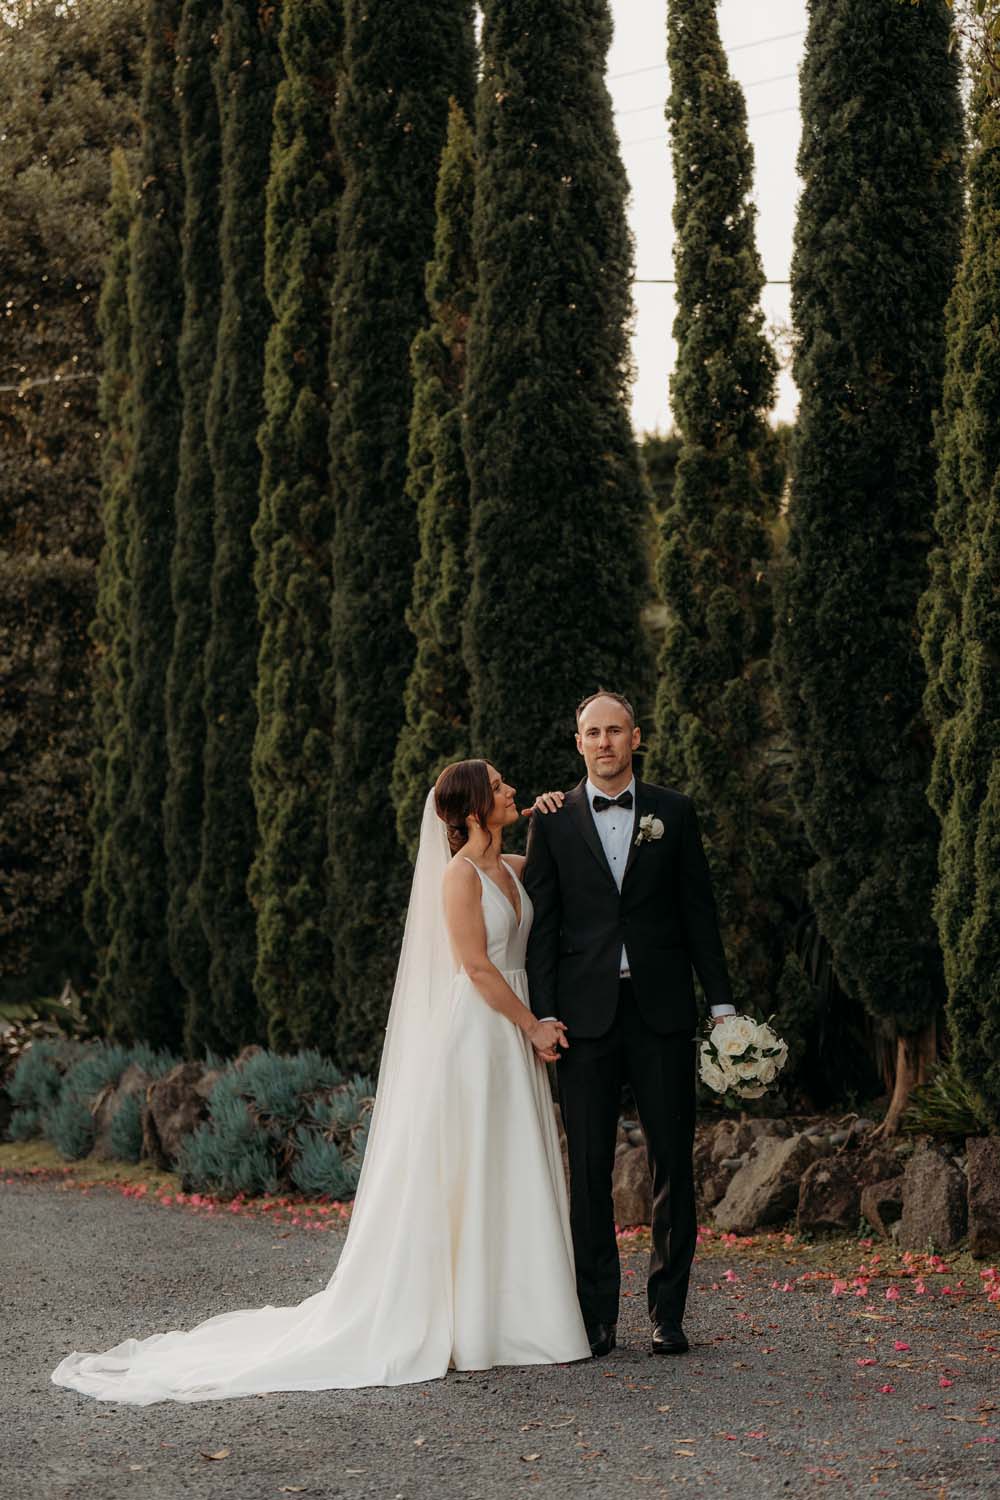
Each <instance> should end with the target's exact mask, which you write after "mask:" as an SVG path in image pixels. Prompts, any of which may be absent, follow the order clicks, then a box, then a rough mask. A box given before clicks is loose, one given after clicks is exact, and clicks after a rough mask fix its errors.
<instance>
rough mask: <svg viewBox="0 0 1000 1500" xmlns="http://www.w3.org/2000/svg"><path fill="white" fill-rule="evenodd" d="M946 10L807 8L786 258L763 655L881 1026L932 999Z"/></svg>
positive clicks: (807, 819) (834, 939) (852, 955)
mask: <svg viewBox="0 0 1000 1500" xmlns="http://www.w3.org/2000/svg"><path fill="white" fill-rule="evenodd" d="M949 25H950V23H949V13H948V11H947V9H946V7H945V6H944V5H943V4H940V3H938V0H934V3H932V4H926V5H920V6H907V5H899V4H896V3H895V0H877V3H872V0H836V3H830V4H825V5H823V6H816V7H814V8H813V11H812V20H811V25H810V30H809V34H808V38H807V47H806V56H805V61H804V64H803V71H802V115H803V134H802V144H801V148H800V153H799V171H800V174H801V176H802V179H803V191H802V197H801V200H800V209H799V219H798V224H797V229H796V241H795V254H794V259H793V264H792V300H793V315H794V320H795V325H796V329H797V344H796V356H795V366H794V373H795V378H796V382H797V385H798V387H799V390H800V392H801V400H800V406H799V415H798V421H797V426H796V434H795V442H794V461H793V481H792V490H791V500H790V510H789V525H790V536H789V546H788V554H787V567H786V569H785V570H784V573H783V576H782V588H781V598H780V609H779V611H778V616H777V639H776V646H775V651H774V653H773V658H772V660H773V662H774V666H775V671H776V674H777V681H778V686H779V692H780V701H781V709H782V714H783V717H784V721H785V724H786V726H787V728H788V730H789V732H790V734H791V737H792V740H793V745H794V751H795V770H794V778H793V792H794V795H795V797H796V801H797V804H798V807H799V809H800V812H801V814H802V818H803V821H804V824H805V828H806V832H807V835H808V838H809V842H810V844H811V846H812V850H813V853H814V855H815V863H814V864H813V866H812V870H811V873H810V880H809V887H810V896H811V900H812V903H813V906H814V908H815V911H816V915H817V918H818V921H819V925H820V929H821V931H822V932H823V934H824V936H825V937H826V938H827V940H828V941H829V943H830V947H831V950H832V953H833V959H834V963H835V966H836V971H837V976H838V978H839V979H840V981H841V983H842V984H843V986H844V988H845V989H847V990H848V991H849V992H850V993H852V994H853V995H855V996H856V997H857V998H859V999H861V1000H862V1001H863V1003H864V1005H865V1007H866V1008H867V1010H868V1011H869V1013H870V1014H871V1015H873V1016H874V1017H876V1018H878V1019H879V1020H880V1022H882V1023H883V1024H884V1025H885V1026H886V1028H887V1030H888V1031H889V1032H890V1033H891V1034H895V1033H899V1034H904V1033H916V1032H919V1031H920V1030H921V1028H923V1027H924V1026H925V1025H926V1024H928V1023H930V1022H931V1021H932V1020H933V1018H934V1017H935V1014H936V1012H937V1011H938V1010H939V1008H940V1006H941V1004H942V1002H943V998H944V986H943V976H942V968H941V955H940V951H939V948H938V943H937V935H936V932H935V930H934V923H933V920H932V917H931V893H932V889H933V884H934V876H935V865H936V861H935V850H936V843H937V826H936V821H935V819H934V817H933V815H932V814H931V812H930V809H929V807H928V806H927V801H926V796H925V789H926V786H927V780H928V773H929V770H930V759H931V741H930V735H929V732H928V727H927V723H926V721H925V719H924V715H923V710H922V703H921V697H922V691H923V685H924V672H923V665H922V662H921V660H920V651H919V634H918V630H917V622H916V614H917V605H918V601H919V598H920V595H921V592H922V590H923V588H924V587H925V582H926V568H927V553H928V549H929V541H930V523H931V518H932V515H933V509H934V470H935V458H934V451H933V446H932V413H933V411H934V408H935V406H936V404H937V403H938V401H939V400H940V394H941V378H942V370H943V362H944V318H943V313H944V305H945V300H946V298H947V295H948V291H949V288H950V285H951V282H952V278H953V276H954V271H955V264H956V257H957V249H958V233H959V223H960V217H961V165H962V120H961V110H960V103H959V94H958V60H957V58H956V57H955V56H954V55H953V54H952V53H951V52H950V51H949Z"/></svg>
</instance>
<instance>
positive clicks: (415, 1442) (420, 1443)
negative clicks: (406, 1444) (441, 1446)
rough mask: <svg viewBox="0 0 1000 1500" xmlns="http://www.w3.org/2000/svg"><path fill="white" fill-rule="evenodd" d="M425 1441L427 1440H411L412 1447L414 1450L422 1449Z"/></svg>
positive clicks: (421, 1438)
mask: <svg viewBox="0 0 1000 1500" xmlns="http://www.w3.org/2000/svg"><path fill="white" fill-rule="evenodd" d="M426 1441H427V1439H426V1438H425V1437H418V1438H414V1439H413V1446H414V1448H422V1447H423V1446H424V1444H425V1443H426Z"/></svg>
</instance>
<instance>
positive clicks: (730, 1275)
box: [722, 1270, 740, 1281]
mask: <svg viewBox="0 0 1000 1500" xmlns="http://www.w3.org/2000/svg"><path fill="white" fill-rule="evenodd" d="M722 1274H723V1276H724V1277H725V1279H726V1280H727V1281H739V1279H740V1278H739V1277H738V1276H737V1274H736V1272H735V1271H733V1270H729V1271H723V1273H722Z"/></svg>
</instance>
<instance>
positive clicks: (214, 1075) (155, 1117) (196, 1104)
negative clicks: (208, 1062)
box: [142, 1062, 221, 1172]
mask: <svg viewBox="0 0 1000 1500" xmlns="http://www.w3.org/2000/svg"><path fill="white" fill-rule="evenodd" d="M220 1072H221V1070H220V1069H219V1068H207V1067H206V1066H205V1064H204V1063H203V1062H182V1063H178V1064H177V1066H176V1067H175V1068H171V1069H170V1072H169V1073H164V1075H163V1077H162V1078H157V1079H156V1080H155V1082H153V1083H151V1084H150V1085H149V1087H148V1089H147V1090H146V1105H145V1108H144V1109H143V1112H142V1154H143V1156H148V1157H149V1158H150V1160H151V1161H153V1162H154V1163H155V1165H156V1166H157V1167H159V1168H160V1169H161V1171H165V1172H169V1171H172V1170H173V1167H174V1165H175V1164H176V1161H177V1158H178V1156H179V1154H180V1148H181V1141H182V1140H183V1138H184V1136H186V1135H190V1134H191V1132H192V1131H193V1130H197V1128H198V1126H199V1125H200V1124H201V1123H202V1121H203V1120H205V1119H206V1118H207V1116H208V1101H209V1098H210V1096H211V1093H212V1089H213V1088H214V1087H215V1083H216V1080H217V1079H218V1077H219V1075H220Z"/></svg>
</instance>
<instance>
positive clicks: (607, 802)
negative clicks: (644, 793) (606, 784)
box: [594, 792, 632, 812]
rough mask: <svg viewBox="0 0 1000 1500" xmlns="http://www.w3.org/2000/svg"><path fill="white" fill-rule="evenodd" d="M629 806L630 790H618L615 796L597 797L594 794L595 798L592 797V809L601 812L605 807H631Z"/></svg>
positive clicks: (630, 802)
mask: <svg viewBox="0 0 1000 1500" xmlns="http://www.w3.org/2000/svg"><path fill="white" fill-rule="evenodd" d="M631 806H632V793H631V792H619V793H618V796H617V797H598V796H595V798H594V811H595V812H603V811H604V809H605V808H606V807H631Z"/></svg>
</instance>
